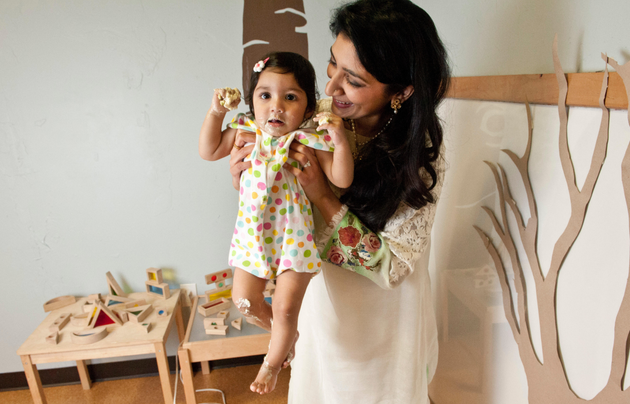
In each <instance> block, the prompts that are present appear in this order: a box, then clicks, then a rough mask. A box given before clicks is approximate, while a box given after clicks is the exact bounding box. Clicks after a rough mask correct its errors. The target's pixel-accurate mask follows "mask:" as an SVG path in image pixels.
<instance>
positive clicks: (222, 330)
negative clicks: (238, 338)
mask: <svg viewBox="0 0 630 404" xmlns="http://www.w3.org/2000/svg"><path fill="white" fill-rule="evenodd" d="M227 332H228V326H227V325H213V326H211V327H209V328H206V334H207V335H226V334H227Z"/></svg>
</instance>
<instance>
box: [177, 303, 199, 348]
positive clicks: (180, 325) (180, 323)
mask: <svg viewBox="0 0 630 404" xmlns="http://www.w3.org/2000/svg"><path fill="white" fill-rule="evenodd" d="M194 315H195V313H192V312H191V316H194ZM175 324H176V325H177V337H178V338H179V342H182V341H183V340H184V338H185V337H186V327H185V326H184V317H183V316H182V305H181V302H180V304H178V305H177V309H176V310H175Z"/></svg>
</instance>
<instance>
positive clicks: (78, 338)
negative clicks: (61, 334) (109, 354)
mask: <svg viewBox="0 0 630 404" xmlns="http://www.w3.org/2000/svg"><path fill="white" fill-rule="evenodd" d="M106 336H107V327H100V328H96V329H94V330H90V331H82V332H73V333H72V334H70V337H71V338H72V342H73V343H75V344H78V345H87V344H93V343H95V342H98V341H100V340H102V339H103V338H105V337H106Z"/></svg>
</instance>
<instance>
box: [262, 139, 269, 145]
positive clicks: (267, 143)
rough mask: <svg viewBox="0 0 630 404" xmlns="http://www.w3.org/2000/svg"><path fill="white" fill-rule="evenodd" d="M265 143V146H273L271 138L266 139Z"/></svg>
mask: <svg viewBox="0 0 630 404" xmlns="http://www.w3.org/2000/svg"><path fill="white" fill-rule="evenodd" d="M263 143H264V144H265V146H269V145H270V144H271V138H267V139H265V141H264V142H263Z"/></svg>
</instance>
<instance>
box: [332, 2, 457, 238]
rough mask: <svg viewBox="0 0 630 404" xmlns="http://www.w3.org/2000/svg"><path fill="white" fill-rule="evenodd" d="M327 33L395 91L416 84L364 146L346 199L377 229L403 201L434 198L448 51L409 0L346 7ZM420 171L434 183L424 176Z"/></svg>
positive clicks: (417, 204) (416, 203) (336, 14)
mask: <svg viewBox="0 0 630 404" xmlns="http://www.w3.org/2000/svg"><path fill="white" fill-rule="evenodd" d="M330 30H331V31H332V33H333V34H334V35H335V36H337V35H339V34H344V35H345V36H347V37H348V38H349V39H350V40H351V41H352V43H353V44H354V47H355V48H356V51H357V55H358V58H359V61H360V62H361V63H362V64H363V67H364V68H365V69H366V70H367V71H368V72H369V73H370V74H371V75H372V76H374V78H376V80H378V81H379V82H381V83H383V84H386V85H387V86H388V89H389V92H390V94H395V93H397V92H399V91H401V90H403V89H404V88H406V87H407V86H409V85H412V86H413V88H414V92H413V94H412V95H411V97H410V98H409V99H407V101H405V102H404V103H403V104H402V108H401V109H400V110H398V113H397V114H396V115H395V116H394V117H393V119H392V121H391V123H390V125H389V126H388V127H387V128H386V130H385V131H384V132H383V133H382V134H381V135H380V136H378V137H377V138H376V139H374V140H372V141H371V142H369V143H368V144H366V145H365V146H364V147H363V148H362V149H361V151H360V156H361V159H360V160H356V161H355V170H354V181H353V183H352V185H351V186H350V188H349V189H348V190H347V192H346V193H345V194H344V195H343V196H342V198H341V201H342V202H343V203H345V204H346V205H348V207H349V208H350V209H351V210H352V211H353V212H354V213H355V214H356V215H357V216H358V217H359V218H360V219H361V220H362V221H363V222H364V223H365V224H366V225H368V227H370V228H371V229H372V230H374V231H380V230H383V229H384V227H385V224H386V222H387V220H388V219H389V218H390V217H391V216H392V215H393V214H394V213H395V211H396V209H397V208H398V206H399V205H400V203H401V202H405V203H407V204H408V205H409V206H411V207H413V208H414V209H420V208H421V207H423V206H425V205H426V204H428V203H434V202H435V201H434V198H433V195H432V194H431V192H430V191H431V190H432V189H433V187H434V186H435V185H436V183H437V180H438V178H437V173H436V170H435V168H434V165H435V163H436V160H437V159H438V157H439V153H440V147H441V145H442V137H443V136H442V126H441V122H440V119H439V118H438V116H437V113H436V108H437V107H438V104H439V103H440V102H441V100H442V98H443V97H444V95H445V93H446V90H447V88H448V84H449V77H450V69H449V66H448V61H447V55H446V50H445V49H444V45H443V44H442V41H441V40H440V38H439V36H438V33H437V30H436V28H435V24H434V23H433V21H432V20H431V17H429V15H428V14H427V13H426V12H425V11H424V10H423V9H421V8H420V7H418V6H417V5H415V4H413V3H412V2H411V1H409V0H359V1H355V2H353V3H350V4H346V5H344V6H341V7H340V8H338V9H337V10H335V12H334V14H333V17H332V18H331V22H330ZM388 108H389V107H388ZM422 170H425V171H426V173H428V174H429V176H430V177H431V182H430V183H425V181H423V180H422V178H421V177H420V173H421V172H422Z"/></svg>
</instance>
